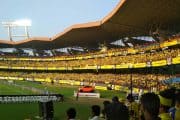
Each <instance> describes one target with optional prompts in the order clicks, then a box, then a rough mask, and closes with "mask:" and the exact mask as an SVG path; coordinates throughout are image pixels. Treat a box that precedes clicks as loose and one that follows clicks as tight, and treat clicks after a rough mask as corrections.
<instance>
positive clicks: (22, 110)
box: [0, 81, 125, 120]
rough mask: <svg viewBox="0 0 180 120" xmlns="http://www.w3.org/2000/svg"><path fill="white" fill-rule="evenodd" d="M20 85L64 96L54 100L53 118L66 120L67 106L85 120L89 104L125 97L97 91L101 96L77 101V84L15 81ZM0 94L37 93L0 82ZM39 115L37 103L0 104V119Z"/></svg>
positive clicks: (89, 107) (32, 117) (20, 119)
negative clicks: (56, 100)
mask: <svg viewBox="0 0 180 120" xmlns="http://www.w3.org/2000/svg"><path fill="white" fill-rule="evenodd" d="M15 84H18V85H20V86H26V87H29V88H36V89H40V90H44V89H46V90H48V91H49V92H52V93H60V94H63V95H64V97H65V101H64V102H63V103H61V102H54V103H53V104H54V120H66V119H67V118H66V110H67V109H68V108H69V107H74V108H75V109H76V110H77V118H78V119H80V120H87V119H88V118H89V117H90V116H91V105H94V104H98V105H100V106H102V102H103V101H104V100H111V98H112V97H113V96H115V95H116V96H119V97H120V98H124V97H125V93H123V92H119V91H98V92H100V94H101V98H100V99H99V98H79V100H78V101H76V100H75V98H74V97H73V92H74V90H77V89H78V87H77V86H69V85H51V84H39V83H33V82H26V81H21V82H19V81H18V82H15ZM0 94H37V93H34V92H33V91H31V90H29V89H22V88H21V87H17V86H13V85H10V84H0ZM38 115H39V105H38V103H19V104H15V103H13V104H0V119H2V120H25V119H27V120H28V119H30V120H38V119H37V118H36V116H38Z"/></svg>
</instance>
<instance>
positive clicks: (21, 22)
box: [2, 19, 31, 41]
mask: <svg viewBox="0 0 180 120" xmlns="http://www.w3.org/2000/svg"><path fill="white" fill-rule="evenodd" d="M2 25H3V26H4V27H6V28H7V29H8V36H9V39H10V41H13V40H12V38H13V37H26V38H29V31H28V27H30V26H31V20H29V19H22V20H16V21H13V22H9V21H7V22H2ZM13 27H24V31H25V34H24V35H12V30H13V29H12V28H13Z"/></svg>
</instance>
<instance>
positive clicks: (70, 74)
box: [0, 0, 180, 93]
mask: <svg viewBox="0 0 180 120" xmlns="http://www.w3.org/2000/svg"><path fill="white" fill-rule="evenodd" d="M151 1H153V0H151ZM157 2H158V3H159V4H157V5H155V6H156V7H158V5H159V7H161V8H162V9H160V10H159V11H158V12H153V11H156V10H157V9H156V10H154V9H153V7H152V6H154V4H153V2H152V3H149V4H148V5H147V4H146V3H145V2H142V1H141V2H134V1H133V0H130V1H127V0H121V2H120V3H119V4H118V5H117V7H116V8H115V9H114V10H113V11H112V12H111V13H110V14H109V15H107V16H106V17H105V18H104V19H102V20H101V21H98V22H93V23H87V24H78V25H74V26H72V27H70V28H68V29H67V30H66V31H64V32H62V33H60V34H58V35H56V36H54V37H52V38H30V39H27V40H23V41H20V42H9V41H8V42H7V41H3V40H1V41H0V48H1V49H7V48H8V49H9V48H13V52H3V51H1V52H0V54H1V56H0V79H2V80H20V81H21V80H22V81H23V80H25V81H38V82H48V83H52V84H54V83H55V84H70V85H77V86H83V85H91V86H94V87H95V88H97V89H102V90H108V88H109V86H110V87H111V90H121V91H126V92H129V91H130V89H132V92H134V93H139V91H140V90H142V89H143V90H144V91H151V92H152V91H153V92H158V91H160V90H164V89H166V88H169V87H170V86H175V87H178V88H179V87H180V81H176V82H174V81H173V79H175V78H177V79H180V15H179V14H178V13H177V12H178V10H179V11H180V8H179V6H178V5H176V4H172V6H173V7H172V8H171V7H170V6H168V8H167V6H161V4H160V3H161V2H162V3H163V2H164V3H163V4H169V1H168V0H163V1H161V2H160V1H157ZM140 4H141V5H144V6H146V7H144V12H143V13H141V12H140V8H137V9H136V10H134V15H133V16H132V18H131V17H129V16H124V15H125V14H128V13H130V11H131V9H132V5H134V6H137V5H140ZM128 5H129V6H128ZM167 9H168V10H167ZM123 10H124V11H123ZM164 11H166V12H164ZM171 12H173V13H174V14H171ZM152 13H153V14H152ZM176 13H177V14H176ZM141 14H143V15H144V16H143V17H142V15H141ZM153 19H154V20H153ZM136 20H139V22H137V21H136ZM151 20H152V24H151ZM125 21H126V22H125ZM136 22H137V23H136ZM144 36H146V37H147V38H149V39H150V40H149V41H147V40H143V38H144ZM139 38H140V39H139ZM117 40H118V41H120V42H119V43H123V44H124V45H122V44H121V45H118V44H115V45H113V44H112V42H115V41H117ZM74 41H76V42H74ZM117 43H118V42H117ZM24 49H29V50H31V51H32V53H33V54H31V55H30V54H28V53H25V51H24ZM59 49H61V50H62V51H60V50H59ZM79 49H80V50H79ZM63 50H66V52H65V51H63ZM46 51H49V52H48V53H47V52H46ZM49 53H51V54H49ZM168 80H169V81H168ZM167 81H168V82H167Z"/></svg>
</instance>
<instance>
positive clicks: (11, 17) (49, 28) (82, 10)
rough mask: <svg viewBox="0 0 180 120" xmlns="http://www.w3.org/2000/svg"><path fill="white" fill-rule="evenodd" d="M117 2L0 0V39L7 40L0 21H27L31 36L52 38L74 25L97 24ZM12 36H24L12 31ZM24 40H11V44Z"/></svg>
mask: <svg viewBox="0 0 180 120" xmlns="http://www.w3.org/2000/svg"><path fill="white" fill-rule="evenodd" d="M119 1H120V0H1V4H0V40H8V39H9V38H8V34H7V28H5V27H4V26H3V25H2V22H7V21H16V20H22V19H29V20H31V22H32V26H31V27H29V33H30V36H31V37H53V36H54V35H56V34H58V33H60V32H62V31H63V30H64V29H66V28H67V27H70V26H71V25H74V24H79V23H86V22H93V21H98V20H101V19H102V18H104V17H105V16H106V15H108V14H109V13H110V12H111V11H112V10H113V8H115V6H116V5H117V4H118V2H119ZM13 34H18V35H22V34H24V31H23V28H22V27H18V28H13ZM23 39H24V38H18V39H15V41H18V40H23Z"/></svg>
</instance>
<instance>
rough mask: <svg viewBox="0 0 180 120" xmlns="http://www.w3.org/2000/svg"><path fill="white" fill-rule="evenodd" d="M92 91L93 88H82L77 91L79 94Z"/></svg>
mask: <svg viewBox="0 0 180 120" xmlns="http://www.w3.org/2000/svg"><path fill="white" fill-rule="evenodd" d="M94 90H95V89H94V87H93V86H83V87H82V88H80V89H79V92H94Z"/></svg>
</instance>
